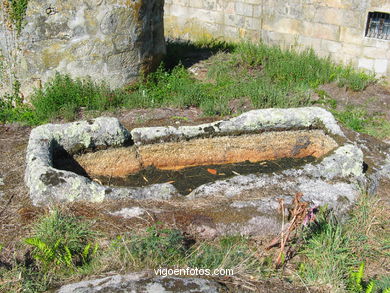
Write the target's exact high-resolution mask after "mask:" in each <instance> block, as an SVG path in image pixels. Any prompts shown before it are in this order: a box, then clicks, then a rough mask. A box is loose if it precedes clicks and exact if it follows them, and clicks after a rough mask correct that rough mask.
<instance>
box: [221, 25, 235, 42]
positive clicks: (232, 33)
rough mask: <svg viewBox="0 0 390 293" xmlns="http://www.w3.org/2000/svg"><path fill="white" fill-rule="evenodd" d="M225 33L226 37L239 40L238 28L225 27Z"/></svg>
mask: <svg viewBox="0 0 390 293" xmlns="http://www.w3.org/2000/svg"><path fill="white" fill-rule="evenodd" d="M223 29H224V31H223V33H224V36H226V37H227V38H230V39H234V40H238V38H239V33H238V28H237V27H235V26H230V25H225V26H224V27H223Z"/></svg>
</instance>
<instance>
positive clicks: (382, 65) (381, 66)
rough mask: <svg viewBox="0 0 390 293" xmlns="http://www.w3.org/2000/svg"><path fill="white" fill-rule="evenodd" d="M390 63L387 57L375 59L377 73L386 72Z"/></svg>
mask: <svg viewBox="0 0 390 293" xmlns="http://www.w3.org/2000/svg"><path fill="white" fill-rule="evenodd" d="M388 63H389V61H388V60H387V59H375V61H374V71H375V73H377V74H381V75H382V74H386V72H387V70H388Z"/></svg>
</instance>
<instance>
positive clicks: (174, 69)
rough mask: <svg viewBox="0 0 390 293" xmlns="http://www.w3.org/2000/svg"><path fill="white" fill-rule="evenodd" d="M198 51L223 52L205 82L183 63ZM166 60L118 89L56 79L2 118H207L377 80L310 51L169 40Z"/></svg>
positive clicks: (3, 109) (304, 101)
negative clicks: (137, 114)
mask: <svg viewBox="0 0 390 293" xmlns="http://www.w3.org/2000/svg"><path fill="white" fill-rule="evenodd" d="M196 47H197V48H198V50H209V51H211V52H213V53H215V52H216V51H217V50H219V52H220V53H217V54H216V55H215V56H214V57H212V58H211V59H210V60H209V62H208V63H210V64H209V65H208V66H207V69H208V78H207V79H206V80H202V81H200V80H197V79H195V78H194V77H193V76H192V75H191V74H190V73H189V72H188V70H187V69H186V68H185V67H184V66H183V65H181V64H180V60H182V59H183V60H184V59H185V55H184V53H185V50H188V49H191V50H195V48H196ZM175 52H176V54H177V56H176V58H177V59H176V61H178V63H175V62H174V61H175V60H174V55H175ZM166 62H167V64H168V66H164V65H163V64H162V65H161V66H160V67H159V68H158V70H157V71H156V72H154V73H152V74H150V75H149V76H147V77H145V78H144V79H143V80H142V81H140V82H138V83H137V84H135V85H132V86H129V87H127V88H124V89H118V90H111V89H110V88H109V87H108V86H107V85H105V84H99V83H95V82H93V81H91V80H90V79H88V78H87V79H72V78H71V77H69V76H67V75H60V74H56V75H55V77H54V78H53V79H52V80H51V81H49V82H48V83H46V84H45V85H44V87H43V88H42V89H37V90H36V91H35V93H34V94H33V95H32V97H31V107H27V106H23V107H22V106H16V107H14V106H13V107H9V105H10V104H8V105H4V103H3V104H2V103H0V121H2V122H7V121H9V122H12V121H24V122H26V123H29V124H40V123H45V122H48V121H51V120H53V119H58V118H62V119H65V120H73V119H75V118H76V117H77V115H78V113H79V112H80V111H81V110H83V111H96V112H97V113H96V114H97V115H98V114H99V113H100V112H102V111H114V110H117V109H121V108H140V107H142V108H146V107H161V106H171V107H182V108H183V107H189V106H196V107H200V108H201V109H202V110H203V113H204V114H205V115H227V114H231V109H230V107H229V103H230V101H232V100H246V101H250V102H251V103H252V106H253V107H254V108H271V107H279V108H285V107H299V106H307V105H311V104H312V103H313V102H312V101H311V100H310V96H311V91H312V90H313V89H315V88H316V87H318V85H320V84H324V83H328V82H333V81H335V82H338V83H339V84H340V86H347V87H348V88H350V89H352V90H363V89H364V88H365V87H366V86H367V85H368V84H370V83H372V82H374V81H375V79H374V78H373V76H371V75H367V74H365V73H362V72H359V71H355V70H353V69H352V68H350V67H343V66H339V65H335V64H334V63H332V62H331V61H330V59H326V58H325V59H324V58H319V57H317V56H316V55H315V53H314V52H313V50H305V51H302V52H296V51H293V50H288V51H286V50H282V49H280V48H278V47H270V46H266V45H264V44H257V45H255V44H251V43H240V44H236V45H233V44H226V43H223V42H214V43H210V44H208V45H207V44H206V43H201V44H198V45H196V44H195V45H194V44H188V43H171V44H170V47H169V48H168V55H167V59H166ZM4 100H7V99H3V101H4ZM8 100H9V99H8Z"/></svg>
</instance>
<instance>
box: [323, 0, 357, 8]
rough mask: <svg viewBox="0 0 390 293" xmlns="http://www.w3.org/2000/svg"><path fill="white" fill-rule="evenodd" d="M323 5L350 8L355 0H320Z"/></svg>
mask: <svg viewBox="0 0 390 293" xmlns="http://www.w3.org/2000/svg"><path fill="white" fill-rule="evenodd" d="M318 2H320V4H321V5H324V6H327V7H333V8H344V9H349V8H352V7H353V0H322V1H318Z"/></svg>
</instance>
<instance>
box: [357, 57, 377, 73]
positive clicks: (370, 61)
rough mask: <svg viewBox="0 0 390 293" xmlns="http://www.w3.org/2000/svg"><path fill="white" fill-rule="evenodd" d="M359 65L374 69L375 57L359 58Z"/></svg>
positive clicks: (363, 67)
mask: <svg viewBox="0 0 390 293" xmlns="http://www.w3.org/2000/svg"><path fill="white" fill-rule="evenodd" d="M358 67H359V68H362V69H367V70H370V71H372V70H373V69H374V59H368V58H359V61H358Z"/></svg>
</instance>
